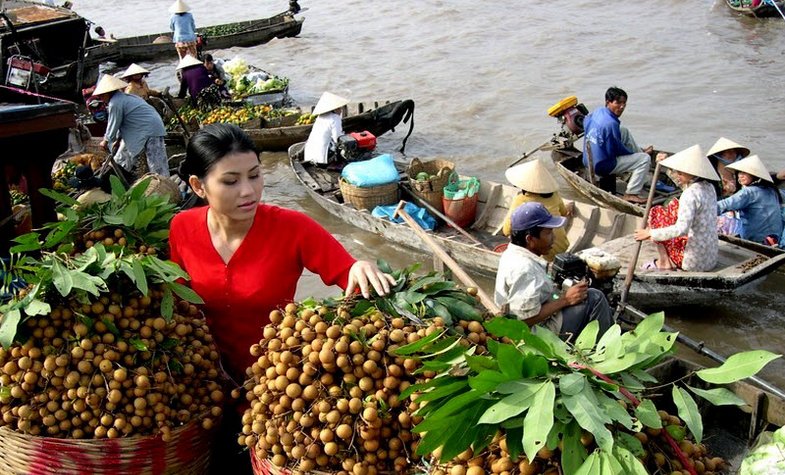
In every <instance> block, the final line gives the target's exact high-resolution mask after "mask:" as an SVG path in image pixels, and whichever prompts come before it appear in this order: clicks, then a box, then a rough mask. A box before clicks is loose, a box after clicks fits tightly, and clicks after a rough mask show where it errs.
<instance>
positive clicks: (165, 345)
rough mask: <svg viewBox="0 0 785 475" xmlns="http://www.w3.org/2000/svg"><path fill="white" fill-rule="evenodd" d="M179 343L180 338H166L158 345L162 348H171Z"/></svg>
mask: <svg viewBox="0 0 785 475" xmlns="http://www.w3.org/2000/svg"><path fill="white" fill-rule="evenodd" d="M179 344H180V340H178V339H177V338H167V339H166V340H164V341H163V342H162V343H161V346H160V347H161V349H163V350H171V349H172V348H174V347H175V346H177V345H179Z"/></svg>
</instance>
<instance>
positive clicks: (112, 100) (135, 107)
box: [93, 74, 169, 177]
mask: <svg viewBox="0 0 785 475" xmlns="http://www.w3.org/2000/svg"><path fill="white" fill-rule="evenodd" d="M126 87H128V83H127V82H125V81H123V80H121V79H118V78H115V77H113V76H111V75H109V74H104V75H103V77H101V80H100V81H99V82H98V85H97V86H96V88H95V92H94V93H93V95H95V96H97V97H98V98H100V99H101V100H102V101H103V102H104V103H105V104H106V105H107V115H108V121H107V125H106V133H105V134H104V138H103V140H102V141H101V147H103V148H105V149H107V150H109V151H113V150H114V146H113V145H114V143H115V141H116V140H117V139H121V141H120V146H119V147H118V148H117V150H116V151H115V155H114V160H115V161H116V162H117V163H118V164H119V165H120V166H122V167H123V168H124V169H125V170H126V171H128V172H133V170H134V169H135V168H136V164H137V161H138V160H139V156H140V155H141V153H142V152H143V151H144V152H146V155H147V165H148V167H149V169H150V172H151V173H157V174H158V175H161V176H165V177H168V176H169V162H168V159H167V157H166V145H165V143H164V137H166V128H165V127H164V122H163V120H161V116H160V115H158V112H156V110H155V108H154V107H153V106H151V105H150V104H148V103H147V102H145V100H144V99H142V98H141V97H139V96H135V95H132V94H126V93H124V92H123V89H125V88H126Z"/></svg>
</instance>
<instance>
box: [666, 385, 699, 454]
mask: <svg viewBox="0 0 785 475" xmlns="http://www.w3.org/2000/svg"><path fill="white" fill-rule="evenodd" d="M672 394H673V403H674V404H676V407H677V408H678V409H679V417H681V419H682V420H683V421H684V423H685V424H686V425H687V428H688V429H689V430H690V432H692V435H694V436H695V442H697V443H700V441H701V439H703V419H701V414H700V411H699V410H698V405H697V404H695V400H694V399H692V396H690V393H688V392H687V391H686V390H684V389H682V388H680V387H678V386H676V385H674V386H673V391H672Z"/></svg>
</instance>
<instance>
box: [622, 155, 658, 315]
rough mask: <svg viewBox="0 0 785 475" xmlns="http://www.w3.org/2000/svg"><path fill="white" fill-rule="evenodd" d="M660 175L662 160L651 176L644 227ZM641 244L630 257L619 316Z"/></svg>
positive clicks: (627, 292) (639, 243) (647, 220)
mask: <svg viewBox="0 0 785 475" xmlns="http://www.w3.org/2000/svg"><path fill="white" fill-rule="evenodd" d="M659 176H660V162H657V165H656V166H655V167H654V174H653V176H652V177H651V188H649V197H648V198H646V208H645V209H644V211H643V227H644V229H645V228H646V227H648V225H649V224H648V223H649V213H650V212H651V203H652V201H654V193H655V192H656V187H657V179H658V178H659ZM641 246H643V241H638V244H637V245H636V246H635V252H633V254H632V259H630V263H629V265H628V266H627V276H626V277H625V279H624V287H622V289H621V298H620V299H619V306H618V308H617V309H616V316H619V315H620V314H621V312H622V311H623V310H624V306H625V305H626V304H627V295H628V294H629V293H630V286H631V285H632V279H633V277H634V276H635V268H636V267H638V257H639V256H640V253H641Z"/></svg>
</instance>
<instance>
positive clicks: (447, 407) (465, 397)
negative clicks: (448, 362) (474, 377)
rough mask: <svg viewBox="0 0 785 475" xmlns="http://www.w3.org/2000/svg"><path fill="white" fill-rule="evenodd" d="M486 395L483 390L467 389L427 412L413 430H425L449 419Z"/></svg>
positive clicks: (431, 428)
mask: <svg viewBox="0 0 785 475" xmlns="http://www.w3.org/2000/svg"><path fill="white" fill-rule="evenodd" d="M485 396H486V393H485V392H484V391H473V390H472V391H467V392H465V393H463V394H461V395H459V396H456V397H453V398H450V399H449V400H448V401H447V402H446V403H445V404H444V405H442V406H441V407H439V408H438V409H436V410H435V411H432V412H430V413H428V414H427V415H426V416H425V417H424V418H423V421H422V422H421V423H420V424H418V425H417V430H416V431H414V432H419V431H422V432H427V431H429V430H433V428H434V427H436V426H438V425H439V424H440V421H441V420H451V419H452V418H453V417H454V415H455V414H457V413H458V412H462V411H463V410H464V409H465V408H466V407H467V406H469V405H470V404H472V403H474V401H476V400H478V399H481V398H483V397H485Z"/></svg>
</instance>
